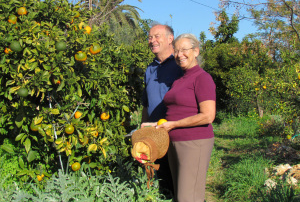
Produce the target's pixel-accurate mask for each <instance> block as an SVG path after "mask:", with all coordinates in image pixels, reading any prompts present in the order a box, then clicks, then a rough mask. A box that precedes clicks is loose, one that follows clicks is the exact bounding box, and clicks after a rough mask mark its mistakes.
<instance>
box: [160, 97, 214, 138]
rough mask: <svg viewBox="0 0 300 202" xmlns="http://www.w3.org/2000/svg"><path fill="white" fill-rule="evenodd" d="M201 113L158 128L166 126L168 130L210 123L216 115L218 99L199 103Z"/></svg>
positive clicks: (169, 122)
mask: <svg viewBox="0 0 300 202" xmlns="http://www.w3.org/2000/svg"><path fill="white" fill-rule="evenodd" d="M199 107H200V113H199V114H197V115H194V116H189V117H186V118H184V119H180V120H178V121H168V122H166V123H163V124H161V125H159V126H156V128H165V129H166V130H167V131H168V132H169V131H170V130H172V129H174V128H182V127H193V126H199V125H205V124H210V123H212V122H213V121H214V119H215V116H216V101H214V100H207V101H203V102H200V103H199Z"/></svg>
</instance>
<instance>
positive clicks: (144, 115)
mask: <svg viewBox="0 0 300 202" xmlns="http://www.w3.org/2000/svg"><path fill="white" fill-rule="evenodd" d="M148 121H149V116H148V108H147V107H143V112H142V123H144V122H148Z"/></svg>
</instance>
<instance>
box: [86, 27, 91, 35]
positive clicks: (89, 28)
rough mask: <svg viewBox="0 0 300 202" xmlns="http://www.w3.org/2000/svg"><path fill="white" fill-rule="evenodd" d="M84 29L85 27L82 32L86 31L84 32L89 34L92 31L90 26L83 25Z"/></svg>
mask: <svg viewBox="0 0 300 202" xmlns="http://www.w3.org/2000/svg"><path fill="white" fill-rule="evenodd" d="M84 29H85V32H84V33H86V34H90V33H91V31H92V28H91V27H90V26H85V27H84Z"/></svg>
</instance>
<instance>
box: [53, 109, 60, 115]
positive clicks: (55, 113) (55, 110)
mask: <svg viewBox="0 0 300 202" xmlns="http://www.w3.org/2000/svg"><path fill="white" fill-rule="evenodd" d="M51 114H54V115H57V114H59V110H58V109H52V110H51Z"/></svg>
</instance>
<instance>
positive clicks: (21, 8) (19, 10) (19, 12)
mask: <svg viewBox="0 0 300 202" xmlns="http://www.w3.org/2000/svg"><path fill="white" fill-rule="evenodd" d="M17 13H18V15H26V14H27V10H26V8H25V7H20V8H18V9H17Z"/></svg>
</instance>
